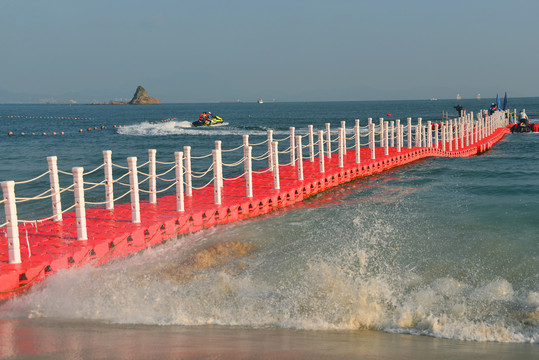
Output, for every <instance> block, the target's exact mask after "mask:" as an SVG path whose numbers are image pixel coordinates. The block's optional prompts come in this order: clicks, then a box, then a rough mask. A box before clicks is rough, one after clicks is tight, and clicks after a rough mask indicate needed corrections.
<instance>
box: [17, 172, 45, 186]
mask: <svg viewBox="0 0 539 360" xmlns="http://www.w3.org/2000/svg"><path fill="white" fill-rule="evenodd" d="M47 174H49V170H47V171H45V172H44V173H43V174H41V175H38V176H36V177H35V178H32V179H29V180H24V181H15V185H21V184H28V183H31V182H32V181H36V180H38V179H41V178H42V177H43V176H45V175H47Z"/></svg>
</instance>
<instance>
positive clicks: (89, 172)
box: [70, 164, 105, 176]
mask: <svg viewBox="0 0 539 360" xmlns="http://www.w3.org/2000/svg"><path fill="white" fill-rule="evenodd" d="M103 166H105V164H101V165H99V166H98V167H96V168H95V169H93V170H90V171H88V172H85V173H83V174H82V175H83V176H86V175H90V174H92V173H94V172H96V171H97V170H99V169H101V168H102V167H103ZM70 175H72V174H70Z"/></svg>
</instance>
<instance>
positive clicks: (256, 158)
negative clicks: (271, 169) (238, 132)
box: [251, 151, 269, 161]
mask: <svg viewBox="0 0 539 360" xmlns="http://www.w3.org/2000/svg"><path fill="white" fill-rule="evenodd" d="M268 157H269V151H266V152H265V153H264V154H262V155H260V156H253V157H251V159H252V160H253V161H254V160H256V161H259V160H265V159H267V158H268Z"/></svg>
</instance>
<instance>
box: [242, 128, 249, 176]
mask: <svg viewBox="0 0 539 360" xmlns="http://www.w3.org/2000/svg"><path fill="white" fill-rule="evenodd" d="M248 149H249V135H243V157H244V162H243V171H245V172H247V151H248Z"/></svg>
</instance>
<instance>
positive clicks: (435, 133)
mask: <svg viewBox="0 0 539 360" xmlns="http://www.w3.org/2000/svg"><path fill="white" fill-rule="evenodd" d="M439 129H440V125H439V124H438V123H436V124H434V147H435V148H436V149H438V148H439V147H440V144H438V140H439V138H438V130H439Z"/></svg>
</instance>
